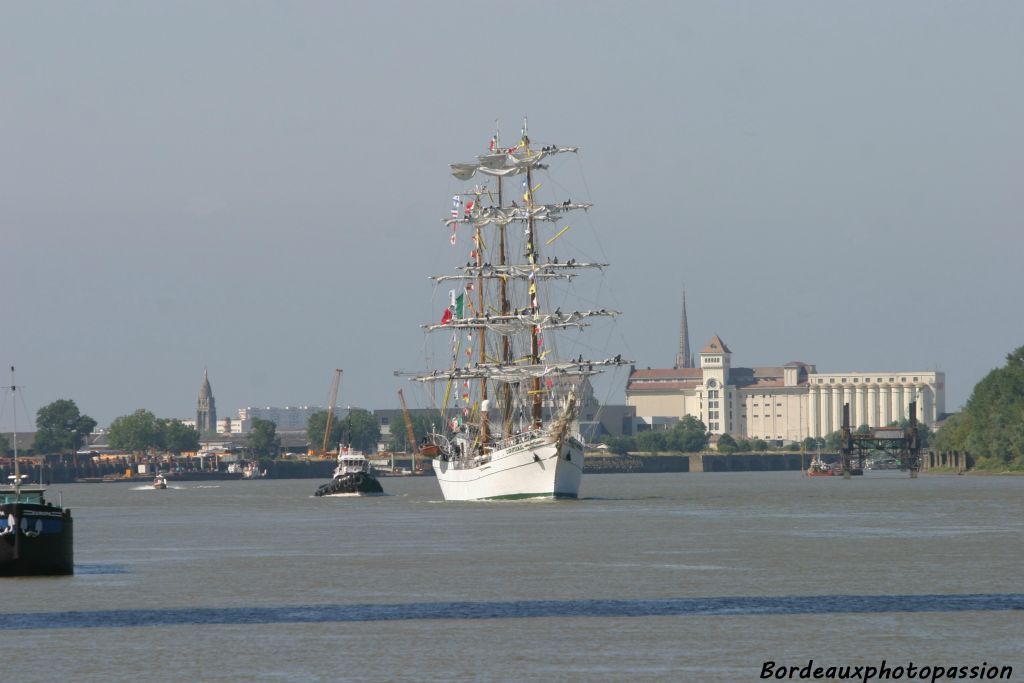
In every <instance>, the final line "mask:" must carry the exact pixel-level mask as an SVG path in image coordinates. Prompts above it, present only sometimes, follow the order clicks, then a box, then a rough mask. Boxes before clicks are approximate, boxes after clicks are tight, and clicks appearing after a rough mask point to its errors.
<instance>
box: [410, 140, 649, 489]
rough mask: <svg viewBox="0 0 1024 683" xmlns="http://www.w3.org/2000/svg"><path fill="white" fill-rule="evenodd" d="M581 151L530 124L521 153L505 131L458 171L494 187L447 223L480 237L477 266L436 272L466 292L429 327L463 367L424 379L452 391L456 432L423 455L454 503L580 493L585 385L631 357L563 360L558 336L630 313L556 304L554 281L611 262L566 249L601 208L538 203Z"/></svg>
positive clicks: (449, 405) (448, 400)
mask: <svg viewBox="0 0 1024 683" xmlns="http://www.w3.org/2000/svg"><path fill="white" fill-rule="evenodd" d="M576 151H577V148H576V147H561V146H558V145H540V146H537V145H533V144H531V142H530V139H529V136H528V134H527V128H526V124H525V122H524V124H523V130H522V135H521V137H520V140H519V142H518V143H517V144H516V146H515V147H508V148H502V147H501V143H500V140H499V137H498V134H497V133H496V134H495V135H494V137H493V138H492V139H491V142H490V146H489V149H488V151H487V152H485V153H483V154H481V155H479V156H478V157H477V159H476V161H474V162H471V163H460V164H452V165H451V172H452V174H453V175H454V176H455V177H456V178H458V179H459V180H460V181H470V180H471V179H474V178H475V179H476V180H477V181H482V184H478V185H475V186H473V187H472V188H471V189H468V190H466V191H465V192H461V193H459V194H457V195H455V196H454V197H453V198H452V212H451V216H450V217H448V218H446V219H445V223H446V224H447V225H448V226H449V227H450V228H451V242H452V244H453V245H454V244H455V243H456V238H457V234H458V230H459V229H460V228H461V229H462V230H464V231H465V230H466V229H468V230H469V232H470V234H471V241H470V245H469V247H470V253H469V261H467V262H466V264H465V265H464V266H460V267H458V268H456V269H455V271H456V272H455V273H454V274H448V275H437V276H433V277H432V279H433V280H434V281H435V282H436V283H438V284H440V285H450V284H452V283H454V284H455V286H456V287H457V289H456V290H452V291H451V292H450V305H449V307H448V308H447V309H446V310H445V311H444V314H443V316H442V318H441V321H440V322H439V323H437V324H432V325H424V327H425V328H426V329H427V330H430V331H434V332H440V333H442V334H450V335H451V342H452V362H451V365H450V366H449V367H448V368H446V369H443V370H435V371H434V372H432V373H430V374H424V375H420V376H418V377H415V378H414V379H416V380H418V381H420V382H433V383H441V385H442V386H443V388H444V392H443V393H444V404H443V406H442V413H443V414H444V415H445V416H446V417H445V423H446V430H445V432H444V433H443V434H442V433H436V432H435V433H433V434H430V435H429V436H428V437H427V443H426V444H425V445H424V447H423V448H422V449H421V452H423V453H424V454H425V455H428V456H430V457H431V458H432V460H433V467H434V472H435V473H436V475H437V480H438V482H439V484H440V486H441V492H442V493H443V495H444V497H445V499H446V500H485V499H509V498H531V497H555V498H576V497H577V496H578V495H579V490H580V482H581V479H582V476H583V457H584V441H583V438H582V436H581V435H580V434H579V431H578V421H577V415H578V412H579V409H580V400H581V396H580V390H581V387H583V386H585V385H587V386H588V384H587V379H588V378H589V377H590V376H591V375H595V374H598V373H599V372H601V369H602V368H603V367H608V366H621V365H628V364H629V363H630V362H631V361H628V360H624V359H623V358H622V357H621V355H620V356H615V357H613V358H605V359H584V358H583V356H582V355H579V356H578V357H577V358H575V359H569V360H559V359H558V352H557V339H556V335H555V333H556V332H557V331H560V330H566V329H575V330H579V329H581V328H584V327H587V326H589V324H590V321H591V320H592V319H595V318H601V317H611V316H615V315H618V312H617V311H612V310H608V309H603V308H602V309H591V310H574V311H567V312H563V311H562V310H561V308H560V307H554V306H552V305H551V300H552V299H553V298H554V297H553V296H549V293H550V292H551V291H553V288H552V285H555V284H558V285H567V284H571V283H572V281H573V280H574V278H575V277H576V276H577V275H578V274H579V273H580V271H583V270H587V269H602V268H604V267H606V266H607V264H604V263H590V262H583V261H577V260H576V259H575V258H568V259H567V258H565V257H564V255H563V256H559V255H558V254H557V252H556V251H555V250H557V249H559V248H560V247H561V246H562V244H563V242H559V241H558V240H559V238H560V237H562V235H563V234H564V233H565V232H566V231H567V230H568V229H569V227H568V226H561V225H560V223H561V222H562V221H563V220H564V219H565V217H566V216H567V215H568V214H569V213H570V212H573V211H580V210H584V211H585V210H587V209H589V208H590V207H591V204H589V203H582V202H574V201H572V200H571V199H568V198H566V199H564V200H563V201H556V202H554V203H550V204H549V203H543V202H541V201H539V200H538V199H536V198H535V193H536V192H537V190H538V189H539V188H540V184H535V177H534V174H535V173H538V172H541V171H545V170H547V168H548V163H549V162H550V161H551V160H552V159H553V157H556V156H557V155H563V154H574V153H576ZM508 186H513V187H514V190H513V191H510V190H512V188H510V187H508ZM567 241H568V240H565V242H567ZM552 245H555V246H554V247H552ZM542 249H543V251H544V252H545V253H542ZM559 258H561V261H560V260H559ZM559 291H560V292H561V289H559ZM439 393H440V392H439Z"/></svg>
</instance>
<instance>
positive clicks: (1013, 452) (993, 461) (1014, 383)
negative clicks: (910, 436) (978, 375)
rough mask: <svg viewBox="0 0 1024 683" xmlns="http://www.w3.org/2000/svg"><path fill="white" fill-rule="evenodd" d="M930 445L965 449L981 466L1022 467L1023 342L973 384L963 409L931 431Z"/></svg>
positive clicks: (1023, 462)
mask: <svg viewBox="0 0 1024 683" xmlns="http://www.w3.org/2000/svg"><path fill="white" fill-rule="evenodd" d="M934 448H935V449H936V450H940V451H966V452H968V453H970V454H971V455H973V456H974V458H975V467H976V468H978V469H982V470H986V469H988V470H1000V471H1001V470H1024V346H1022V347H1020V348H1018V349H1017V350H1015V351H1013V352H1012V353H1010V354H1008V355H1007V356H1006V365H1005V366H1003V367H1001V368H997V369H995V370H992V371H991V372H990V373H988V374H987V375H985V377H983V378H982V379H981V381H980V382H978V383H977V384H976V385H974V391H973V392H971V397H970V398H969V399H968V400H967V405H966V406H965V407H964V409H963V411H961V412H960V413H957V414H956V415H953V416H952V417H950V418H949V419H948V420H946V422H945V423H944V424H943V425H942V428H941V429H939V431H938V432H937V433H936V434H935V438H934Z"/></svg>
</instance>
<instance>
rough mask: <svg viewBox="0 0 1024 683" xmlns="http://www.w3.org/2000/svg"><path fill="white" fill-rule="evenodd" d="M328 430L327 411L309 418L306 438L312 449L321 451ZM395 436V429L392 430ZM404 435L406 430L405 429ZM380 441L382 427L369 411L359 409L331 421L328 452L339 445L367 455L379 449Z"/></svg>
mask: <svg viewBox="0 0 1024 683" xmlns="http://www.w3.org/2000/svg"><path fill="white" fill-rule="evenodd" d="M326 428H327V411H326V410H321V411H318V412H316V413H313V414H312V415H310V416H309V422H308V423H307V425H306V437H307V438H308V439H309V446H310V448H316V449H319V448H320V447H321V446H322V445H323V442H324V430H325V429H326ZM391 431H392V434H394V431H395V430H394V429H392V430H391ZM403 433H404V428H403ZM379 441H380V426H379V425H378V424H377V420H376V419H375V418H374V417H373V415H372V414H370V412H369V411H367V410H362V409H361V408H357V409H355V410H351V411H349V414H348V415H346V416H345V417H344V418H342V419H340V420H332V421H331V434H330V438H328V439H327V450H328V451H333V450H336V449H337V448H338V445H339V444H340V445H345V446H349V447H351V448H353V449H355V450H357V451H363V452H366V453H369V452H372V451H373V450H375V449H376V448H377V443H378V442H379Z"/></svg>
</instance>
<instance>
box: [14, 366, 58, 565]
mask: <svg viewBox="0 0 1024 683" xmlns="http://www.w3.org/2000/svg"><path fill="white" fill-rule="evenodd" d="M10 390H11V395H12V396H13V395H14V393H15V392H16V391H17V386H16V385H15V384H14V368H13V367H12V368H11V386H10ZM14 411H15V412H14V422H15V427H14V475H13V476H11V479H12V480H13V481H12V483H11V485H10V486H7V487H4V488H3V489H0V576H44V575H53V574H74V573H75V565H74V522H73V520H72V519H71V511H70V510H67V509H65V508H64V507H63V505H54V504H53V503H50V502H48V501H47V500H46V499H45V497H44V495H43V494H44V493H45V491H46V489H44V488H42V487H28V486H22V485H21V480H22V479H24V478H25V476H26V475H23V474H21V469H20V467H19V464H18V428H17V413H16V411H17V407H15V409H14Z"/></svg>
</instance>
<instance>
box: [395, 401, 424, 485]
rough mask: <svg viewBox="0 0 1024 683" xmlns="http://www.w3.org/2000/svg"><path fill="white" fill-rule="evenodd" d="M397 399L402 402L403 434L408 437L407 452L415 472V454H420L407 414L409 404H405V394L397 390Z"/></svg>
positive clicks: (410, 418)
mask: <svg viewBox="0 0 1024 683" xmlns="http://www.w3.org/2000/svg"><path fill="white" fill-rule="evenodd" d="M398 401H399V403H401V404H402V417H403V418H405V435H406V436H407V437H408V438H409V452H410V453H411V454H412V471H413V472H417V471H418V468H417V466H416V456H418V455H419V454H420V447H419V445H418V444H417V443H416V432H415V431H413V428H412V416H410V415H409V406H407V405H405V395H404V394H402V390H401V389H399V390H398Z"/></svg>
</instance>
